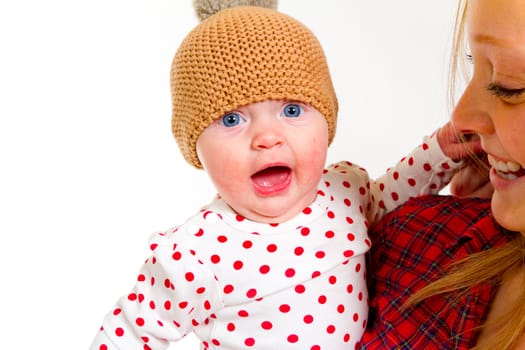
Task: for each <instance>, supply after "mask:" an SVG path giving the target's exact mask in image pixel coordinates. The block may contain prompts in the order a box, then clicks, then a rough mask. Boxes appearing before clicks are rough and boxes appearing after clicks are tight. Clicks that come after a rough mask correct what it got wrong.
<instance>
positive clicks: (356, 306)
mask: <svg viewBox="0 0 525 350" xmlns="http://www.w3.org/2000/svg"><path fill="white" fill-rule="evenodd" d="M436 145H437V142H436V140H435V138H430V139H427V140H426V141H425V143H424V146H421V147H419V148H418V149H417V150H416V151H415V152H414V153H413V154H411V155H410V156H408V157H405V158H403V159H402V160H401V161H400V163H399V164H398V165H397V166H396V167H395V168H392V169H389V170H388V171H387V173H386V174H385V175H384V176H382V177H380V178H379V179H378V180H376V181H371V180H370V179H369V178H368V175H367V173H366V171H365V170H364V169H362V168H360V167H358V166H357V165H354V164H352V163H350V162H340V163H337V164H335V165H333V166H332V167H330V168H329V169H327V170H326V171H325V172H324V174H323V178H322V181H321V183H320V186H319V189H318V192H317V193H318V196H317V199H316V201H315V202H314V203H312V205H310V206H309V207H307V208H305V209H304V210H302V211H301V212H300V213H298V215H297V217H295V218H294V219H292V220H290V221H289V222H284V223H279V224H271V225H269V224H261V223H255V222H252V221H250V220H248V219H246V218H244V217H242V216H240V215H238V214H236V213H234V212H232V211H231V209H230V207H229V206H228V205H226V204H225V203H224V202H222V200H220V199H217V200H215V201H214V202H213V203H212V204H210V205H209V206H208V207H206V208H205V209H204V210H202V211H201V212H199V213H198V214H197V215H195V216H194V217H192V218H190V219H189V220H188V221H187V222H186V223H185V224H184V225H181V226H179V227H177V228H174V229H172V230H170V231H168V232H163V233H158V234H155V235H154V236H153V237H152V240H151V242H150V244H149V248H150V249H151V251H152V254H153V255H152V256H151V257H150V258H149V259H148V260H147V261H146V263H145V264H144V266H143V268H142V269H141V271H140V272H139V274H138V275H137V278H136V280H135V283H136V284H135V286H134V288H133V290H132V291H131V292H129V293H127V294H126V295H125V296H124V297H122V298H121V299H120V300H119V302H118V304H117V306H116V307H115V308H114V309H113V310H112V311H111V312H110V313H109V314H108V315H107V316H106V318H105V320H104V324H103V327H101V330H100V331H99V333H98V334H97V336H96V338H95V340H94V341H93V344H92V347H91V350H110V349H115V346H117V348H119V349H166V348H167V346H168V344H169V342H175V341H177V340H179V339H180V338H181V337H182V336H183V335H184V334H187V333H189V332H195V334H197V335H198V336H199V337H200V338H201V344H202V347H203V348H204V349H221V348H228V349H247V348H253V349H263V350H264V349H275V348H276V347H277V348H278V346H279V344H281V345H282V347H286V348H290V349H302V350H304V349H312V350H321V349H325V350H326V349H343V348H344V349H352V348H354V347H355V345H356V342H358V341H359V339H360V338H361V335H362V333H363V329H364V328H365V327H366V323H367V312H368V310H367V302H368V301H367V299H368V293H367V290H366V281H365V273H366V268H365V259H364V254H365V253H366V251H367V250H368V249H369V248H370V240H369V239H368V236H367V227H368V225H370V224H373V223H375V222H376V221H377V220H378V219H379V218H380V217H381V216H382V215H383V213H385V211H386V210H391V209H392V208H394V207H395V206H397V205H399V204H400V203H401V202H402V201H405V200H407V199H408V198H409V197H410V196H416V195H418V194H420V193H423V192H432V191H436V190H438V189H440V188H442V187H443V185H444V183H445V182H446V181H447V180H448V179H449V178H450V176H449V175H450V174H451V173H452V171H453V170H454V169H455V168H456V167H457V166H458V164H456V163H452V162H450V161H448V160H447V159H446V158H445V157H443V155H442V153H440V150H439V149H438V150H436Z"/></svg>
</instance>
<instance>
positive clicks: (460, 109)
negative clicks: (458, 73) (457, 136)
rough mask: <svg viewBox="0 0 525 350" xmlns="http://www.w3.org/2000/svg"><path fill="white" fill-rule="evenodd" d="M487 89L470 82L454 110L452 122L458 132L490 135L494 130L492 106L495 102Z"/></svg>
mask: <svg viewBox="0 0 525 350" xmlns="http://www.w3.org/2000/svg"><path fill="white" fill-rule="evenodd" d="M493 101H494V96H491V95H490V93H489V92H488V91H487V89H484V88H482V87H476V86H475V85H474V84H472V82H471V83H469V84H468V85H467V87H466V89H465V91H464V92H463V94H462V96H461V98H460V99H459V101H458V102H457V104H456V106H455V108H454V111H453V112H452V124H453V125H454V128H456V130H457V131H458V132H462V133H470V134H472V133H476V134H484V135H489V134H491V133H493V132H494V126H493V124H492V119H491V111H490V106H491V103H494V102H493Z"/></svg>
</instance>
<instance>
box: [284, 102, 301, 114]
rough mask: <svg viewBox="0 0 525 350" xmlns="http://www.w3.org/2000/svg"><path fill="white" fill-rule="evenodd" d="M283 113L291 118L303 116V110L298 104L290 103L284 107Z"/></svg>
mask: <svg viewBox="0 0 525 350" xmlns="http://www.w3.org/2000/svg"><path fill="white" fill-rule="evenodd" d="M283 113H284V115H285V116H287V117H289V118H297V117H299V116H300V115H301V114H303V109H302V108H301V106H299V105H298V104H295V103H290V104H288V105H286V106H285V107H284V110H283Z"/></svg>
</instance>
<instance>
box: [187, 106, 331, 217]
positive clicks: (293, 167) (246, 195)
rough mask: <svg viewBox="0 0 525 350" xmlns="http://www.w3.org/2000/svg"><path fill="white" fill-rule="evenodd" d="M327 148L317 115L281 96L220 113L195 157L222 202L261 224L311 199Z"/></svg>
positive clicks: (323, 126) (321, 120)
mask: <svg viewBox="0 0 525 350" xmlns="http://www.w3.org/2000/svg"><path fill="white" fill-rule="evenodd" d="M327 149H328V126H327V123H326V120H325V118H324V117H323V115H322V114H321V113H319V111H317V110H316V109H315V108H313V107H311V106H310V105H307V104H303V103H299V102H294V101H286V100H266V101H263V102H257V103H253V104H250V105H247V106H243V107H240V108H238V109H236V110H234V111H231V112H229V113H226V114H225V115H224V116H223V117H221V118H218V119H217V120H216V121H215V122H214V123H212V124H211V125H210V126H208V127H207V128H206V129H205V130H204V131H203V132H202V134H201V135H200V136H199V139H198V140H197V154H198V156H199V159H200V161H201V163H202V165H203V167H204V169H205V170H206V172H207V173H208V175H209V176H210V178H211V180H212V182H213V184H214V185H215V187H216V189H217V191H218V192H219V194H220V195H221V197H222V198H223V199H224V201H225V202H226V203H228V204H229V205H230V206H231V207H232V208H233V209H234V210H235V211H236V212H237V213H238V214H240V215H242V216H244V217H246V218H248V219H250V220H253V221H257V222H266V223H280V222H283V221H286V220H288V219H290V218H292V217H294V216H295V215H297V214H299V213H300V212H301V211H302V210H303V209H304V208H305V207H307V206H308V205H310V204H311V203H312V202H313V200H314V199H315V196H316V194H317V187H318V184H319V181H320V179H321V176H322V174H323V169H324V166H325V162H326V153H327Z"/></svg>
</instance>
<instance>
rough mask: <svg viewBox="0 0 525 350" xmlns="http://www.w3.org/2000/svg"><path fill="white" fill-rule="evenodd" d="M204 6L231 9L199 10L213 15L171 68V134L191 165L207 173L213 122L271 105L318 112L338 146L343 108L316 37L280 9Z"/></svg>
mask: <svg viewBox="0 0 525 350" xmlns="http://www.w3.org/2000/svg"><path fill="white" fill-rule="evenodd" d="M245 2H250V1H245ZM245 2H244V3H245ZM254 2H255V1H251V2H250V3H254ZM262 2H265V1H262ZM266 2H267V3H276V2H272V1H266ZM196 3H199V4H201V3H203V1H198V2H197V1H195V2H194V4H196ZM204 3H206V4H210V6H208V7H207V8H215V9H217V8H218V7H217V5H216V4H219V3H220V4H223V5H224V4H226V7H227V8H224V7H225V6H223V5H221V7H220V9H219V11H218V12H217V13H215V14H213V15H212V14H211V12H212V11H211V10H198V8H199V7H198V6H199V5H195V6H196V11H197V12H199V11H202V12H205V13H208V14H210V16H209V17H207V18H206V19H204V20H202V21H201V22H200V24H199V25H197V27H195V28H194V29H193V30H192V31H191V32H190V33H189V34H188V35H187V36H186V38H185V39H184V40H183V42H182V44H181V45H180V47H179V49H178V50H177V52H176V54H175V57H174V58H173V63H172V66H171V75H170V83H171V97H172V132H173V135H174V136H175V139H176V140H177V144H178V146H179V149H180V151H181V153H182V155H183V156H184V158H185V159H186V161H188V163H190V164H191V165H193V166H194V167H196V168H202V164H201V163H200V161H199V158H198V156H197V150H196V144H197V139H198V138H199V136H200V134H201V133H202V131H203V130H204V129H205V128H206V127H208V126H209V125H210V124H211V123H213V121H214V120H216V119H218V118H220V117H221V116H223V115H224V114H225V113H227V112H229V111H232V110H234V109H236V108H238V107H240V106H244V105H248V104H251V103H255V102H261V101H264V100H268V99H273V100H282V99H286V100H291V101H300V102H304V103H307V104H309V105H311V106H313V107H314V108H316V109H317V110H318V111H319V112H320V113H321V114H322V115H323V116H324V117H325V118H326V121H327V124H328V139H329V142H330V143H331V142H332V140H333V137H334V134H335V129H336V122H337V111H338V103H337V97H336V95H335V92H334V88H333V84H332V80H331V77H330V73H329V70H328V64H327V62H326V57H325V55H324V52H323V49H322V47H321V45H320V43H319V41H318V40H317V38H316V37H315V36H314V34H313V33H312V32H311V31H310V30H309V29H308V28H307V27H305V26H304V25H303V24H302V23H300V22H299V21H297V20H295V19H293V18H292V17H290V16H288V15H285V14H283V13H280V12H278V11H276V10H274V9H269V8H263V7H254V6H236V7H229V5H231V4H233V3H243V1H227V0H222V1H204ZM259 3H260V2H259ZM222 8H224V9H222ZM199 16H200V15H199Z"/></svg>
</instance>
